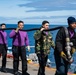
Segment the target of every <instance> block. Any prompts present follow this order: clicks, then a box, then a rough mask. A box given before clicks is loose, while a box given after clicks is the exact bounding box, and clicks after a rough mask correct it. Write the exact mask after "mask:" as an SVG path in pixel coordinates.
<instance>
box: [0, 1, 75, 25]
mask: <svg viewBox="0 0 76 75" xmlns="http://www.w3.org/2000/svg"><path fill="white" fill-rule="evenodd" d="M69 16H73V17H75V18H76V0H0V23H3V22H4V23H13V24H16V23H17V21H19V20H23V21H24V22H25V23H28V24H29V23H30V24H35V23H36V24H41V22H42V21H43V20H48V21H49V22H50V24H67V18H68V17H69Z"/></svg>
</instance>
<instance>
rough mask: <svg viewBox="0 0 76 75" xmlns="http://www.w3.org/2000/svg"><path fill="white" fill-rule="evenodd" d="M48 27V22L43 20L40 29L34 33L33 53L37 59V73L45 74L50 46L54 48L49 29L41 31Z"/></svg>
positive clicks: (39, 74)
mask: <svg viewBox="0 0 76 75" xmlns="http://www.w3.org/2000/svg"><path fill="white" fill-rule="evenodd" d="M47 29H49V22H48V21H43V22H42V26H41V28H40V30H37V31H36V32H35V33H34V39H35V53H36V54H37V57H38V61H39V70H38V75H45V66H46V63H47V59H48V54H49V53H50V48H51V47H52V48H55V44H54V41H53V40H52V35H51V33H50V32H49V31H43V30H47Z"/></svg>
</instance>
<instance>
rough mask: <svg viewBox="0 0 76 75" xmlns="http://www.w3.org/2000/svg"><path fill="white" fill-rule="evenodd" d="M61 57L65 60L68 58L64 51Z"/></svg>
mask: <svg viewBox="0 0 76 75" xmlns="http://www.w3.org/2000/svg"><path fill="white" fill-rule="evenodd" d="M60 56H61V57H62V58H64V59H65V60H67V56H66V54H65V53H64V52H63V51H61V52H60Z"/></svg>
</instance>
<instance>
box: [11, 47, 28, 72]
mask: <svg viewBox="0 0 76 75" xmlns="http://www.w3.org/2000/svg"><path fill="white" fill-rule="evenodd" d="M12 51H13V56H14V58H13V69H14V73H15V72H18V67H19V56H20V57H21V60H22V73H25V72H26V71H27V58H26V50H25V46H21V47H18V46H13V47H12Z"/></svg>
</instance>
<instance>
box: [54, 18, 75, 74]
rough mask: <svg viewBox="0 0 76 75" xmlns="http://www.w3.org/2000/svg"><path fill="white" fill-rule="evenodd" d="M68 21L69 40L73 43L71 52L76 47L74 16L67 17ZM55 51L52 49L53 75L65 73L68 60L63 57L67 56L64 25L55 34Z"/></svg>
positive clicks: (67, 67) (68, 65)
mask: <svg viewBox="0 0 76 75" xmlns="http://www.w3.org/2000/svg"><path fill="white" fill-rule="evenodd" d="M67 21H68V27H67V29H68V33H69V38H70V42H72V43H73V46H72V49H71V51H70V52H71V54H73V53H74V52H75V47H76V34H75V28H76V19H75V18H74V17H69V18H68V19H67ZM55 44H56V47H55V51H54V57H55V63H56V73H55V75H67V72H68V69H69V67H70V63H69V61H67V60H65V59H64V57H66V58H67V53H66V50H65V46H66V34H65V29H64V27H63V28H61V29H60V30H59V31H58V33H57V35H56V40H55Z"/></svg>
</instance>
